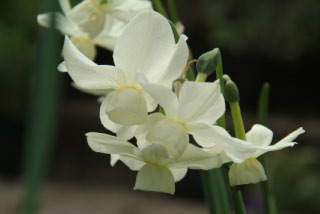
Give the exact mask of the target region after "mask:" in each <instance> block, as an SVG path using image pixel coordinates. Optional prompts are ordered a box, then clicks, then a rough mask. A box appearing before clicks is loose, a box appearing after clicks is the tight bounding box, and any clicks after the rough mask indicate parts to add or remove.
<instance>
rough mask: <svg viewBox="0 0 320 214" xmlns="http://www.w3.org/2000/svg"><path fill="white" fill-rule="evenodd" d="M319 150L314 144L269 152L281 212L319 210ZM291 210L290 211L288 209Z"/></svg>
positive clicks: (274, 189)
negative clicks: (276, 152) (312, 145)
mask: <svg viewBox="0 0 320 214" xmlns="http://www.w3.org/2000/svg"><path fill="white" fill-rule="evenodd" d="M318 153H319V151H318V150H317V149H315V148H313V147H311V146H309V147H306V146H303V145H302V143H301V146H297V147H296V148H295V149H294V150H290V151H287V152H282V153H278V154H274V155H270V156H269V159H268V161H270V164H269V165H270V169H271V172H270V173H271V177H270V179H271V180H270V181H271V182H272V186H273V191H274V193H275V195H276V196H277V206H278V207H279V210H280V211H281V212H280V213H292V211H293V210H296V213H316V212H317V211H319V210H320V204H319V198H320V191H319V180H320V172H319V167H320V165H319V163H320V158H319V155H318ZM289 210H290V212H289Z"/></svg>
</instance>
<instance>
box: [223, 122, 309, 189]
mask: <svg viewBox="0 0 320 214" xmlns="http://www.w3.org/2000/svg"><path fill="white" fill-rule="evenodd" d="M304 132H305V131H304V130H303V128H299V129H297V130H296V131H294V132H292V133H291V134H289V135H288V136H286V137H285V138H283V139H282V140H280V141H279V142H277V143H275V144H273V145H270V144H271V141H272V137H273V133H272V131H271V130H270V129H268V128H267V127H265V126H262V125H258V124H256V125H254V126H253V127H252V128H251V130H250V131H249V132H248V133H247V134H246V138H247V142H248V143H250V144H252V145H254V146H256V147H257V148H258V149H257V150H256V152H255V153H254V154H253V156H252V157H250V158H248V159H247V160H245V161H244V162H243V163H233V164H232V165H231V167H230V170H229V181H230V185H231V186H236V185H243V184H250V183H258V182H260V181H265V180H267V176H266V174H265V171H264V168H263V166H262V164H261V163H260V162H259V161H258V160H257V158H258V157H259V156H260V155H263V154H264V153H266V152H268V151H276V150H280V149H283V148H286V147H292V146H294V144H296V143H295V142H292V141H293V140H295V139H296V138H297V137H298V136H299V135H300V134H302V133H304Z"/></svg>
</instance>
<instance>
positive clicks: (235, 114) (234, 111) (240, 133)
mask: <svg viewBox="0 0 320 214" xmlns="http://www.w3.org/2000/svg"><path fill="white" fill-rule="evenodd" d="M224 92H225V94H224V95H225V99H226V100H227V101H228V103H229V105H230V109H231V115H232V121H233V126H234V131H235V135H236V138H239V139H241V140H246V133H245V129H244V124H243V119H242V114H241V109H240V105H239V100H240V96H239V90H238V87H237V85H236V84H235V83H234V82H233V81H232V80H231V79H228V78H227V80H226V83H225V91H224ZM232 201H233V205H234V209H235V213H236V214H245V213H247V211H246V207H245V204H244V202H243V198H242V194H241V191H240V190H236V192H235V193H233V194H232Z"/></svg>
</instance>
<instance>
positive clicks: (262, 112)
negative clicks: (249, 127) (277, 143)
mask: <svg viewBox="0 0 320 214" xmlns="http://www.w3.org/2000/svg"><path fill="white" fill-rule="evenodd" d="M269 97H270V85H269V83H268V82H266V83H264V84H263V86H262V89H261V92H260V98H259V105H258V120H259V123H260V124H262V125H267V119H268V113H269Z"/></svg>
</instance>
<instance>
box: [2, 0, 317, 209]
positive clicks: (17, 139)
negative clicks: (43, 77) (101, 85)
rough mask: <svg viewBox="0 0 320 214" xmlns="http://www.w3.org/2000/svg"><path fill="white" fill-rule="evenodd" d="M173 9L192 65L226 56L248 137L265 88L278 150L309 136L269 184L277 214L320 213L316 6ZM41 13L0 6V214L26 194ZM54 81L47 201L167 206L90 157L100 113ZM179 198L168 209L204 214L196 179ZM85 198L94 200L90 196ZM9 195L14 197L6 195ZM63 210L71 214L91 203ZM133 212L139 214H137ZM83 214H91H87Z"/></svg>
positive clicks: (33, 6)
mask: <svg viewBox="0 0 320 214" xmlns="http://www.w3.org/2000/svg"><path fill="white" fill-rule="evenodd" d="M76 2H77V1H73V3H76ZM176 3H177V9H178V13H179V16H180V20H181V21H182V23H183V24H184V26H185V34H186V35H187V36H188V37H189V40H188V43H189V45H190V48H191V50H192V52H193V56H194V58H197V57H198V56H199V55H201V54H202V53H204V52H206V51H209V50H211V49H212V48H215V47H219V48H220V50H221V51H222V57H223V65H224V72H225V73H227V74H229V75H230V76H231V78H232V79H233V80H234V81H235V82H236V83H237V85H238V87H239V90H240V95H241V103H240V104H241V107H242V110H243V112H244V121H245V125H246V128H247V129H249V128H250V127H251V126H252V125H253V124H254V123H256V122H257V116H256V115H257V102H258V96H259V91H260V88H261V86H262V84H263V83H264V82H265V81H268V82H270V84H271V100H270V118H269V127H270V128H271V129H272V130H273V131H274V134H275V140H278V139H280V138H281V137H283V136H285V135H286V134H288V133H289V132H291V131H293V130H294V129H296V128H298V127H299V126H303V127H304V128H305V130H306V133H305V134H304V135H303V136H301V137H299V138H298V140H297V141H298V142H299V145H297V146H296V147H295V148H294V149H287V150H283V151H280V152H275V153H270V154H268V160H269V171H270V182H271V185H272V190H273V191H274V194H275V195H276V197H277V205H278V208H279V213H319V212H320V203H319V198H320V184H319V180H320V171H319V169H320V160H319V159H320V157H319V155H318V154H319V152H320V147H319V140H320V132H319V127H320V115H319V107H320V103H319V101H318V99H319V89H318V87H317V86H318V85H319V81H318V79H317V77H316V75H317V72H319V71H320V65H319V64H320V62H319V59H318V57H319V56H320V54H319V50H320V39H319V38H320V1H316V0H306V1H301V0H290V1H289V0H283V1H276V0H261V1H254V0H244V1H236V0H202V1H191V0H184V1H182V0H177V1H176ZM43 12H47V8H45V6H43V4H41V1H40V0H29V1H23V0H17V1H9V0H2V1H1V3H0V71H1V78H0V94H1V105H0V116H1V122H0V130H1V136H2V140H1V143H0V145H1V147H0V197H2V198H1V200H0V201H1V202H0V212H1V211H2V210H5V211H2V212H4V213H6V212H8V213H11V212H12V213H15V211H16V209H18V208H17V207H18V206H19V199H20V195H21V193H20V192H21V190H22V189H23V188H22V187H21V173H22V171H23V169H22V168H23V167H22V166H23V164H24V163H23V158H22V156H23V153H24V151H23V149H24V148H25V145H23V142H24V139H23V138H24V136H25V135H26V133H25V130H26V124H27V120H28V117H30V115H28V114H29V112H30V108H31V107H30V99H31V98H32V97H33V88H34V87H35V85H37V84H38V82H37V81H39V79H37V72H36V68H37V63H38V64H39V63H40V62H39V60H38V59H37V51H39V49H41V43H39V42H38V41H39V40H40V39H41V38H40V36H41V35H42V34H43V33H44V32H46V31H48V29H44V28H41V27H40V26H38V25H37V23H36V15H37V14H39V13H43ZM56 34H57V35H59V33H56ZM62 43H63V36H62V35H59V48H60V47H62ZM39 44H40V45H39ZM60 49H61V48H60ZM60 60H62V58H61V59H60ZM96 61H97V62H98V63H101V64H111V63H112V53H110V52H108V51H106V50H102V49H99V55H98V58H97V60H96ZM57 72H58V71H57ZM212 80H213V79H212ZM58 81H59V82H60V83H61V85H62V95H61V97H60V99H59V102H58V107H59V108H58V110H59V111H58V113H57V115H56V116H55V118H56V119H57V121H58V126H57V131H56V132H55V138H54V146H53V148H52V149H51V154H52V159H51V161H50V163H49V165H48V166H47V172H48V175H47V181H48V182H47V183H48V184H47V185H49V192H46V194H51V196H48V197H49V198H50V197H52V198H54V196H52V194H53V195H54V194H57V195H58V196H59V197H60V195H63V194H64V193H63V192H62V191H61V192H60V193H59V192H57V193H53V192H52V191H50V188H52V189H55V188H54V187H52V185H58V187H57V189H58V190H59V188H60V190H61V189H62V190H65V189H68V188H69V189H70V191H75V192H76V193H78V194H83V192H82V189H83V188H84V186H85V187H86V188H85V191H86V192H87V193H88V194H93V196H92V197H96V198H97V200H98V198H99V199H100V200H101V201H104V198H103V194H102V193H101V192H104V190H105V192H108V191H110V189H113V191H119V189H121V191H123V192H125V193H124V194H127V195H129V196H130V197H128V201H130V200H132V198H133V197H135V195H140V196H142V197H146V196H148V197H149V196H150V195H151V196H152V197H156V198H157V197H161V199H164V198H166V199H167V198H168V197H169V196H163V195H160V196H158V195H157V194H149V193H141V192H138V193H137V192H133V191H132V187H133V184H134V179H135V173H134V172H132V171H129V170H128V169H126V167H124V166H123V165H122V164H118V165H117V166H116V167H114V168H111V167H110V166H109V164H108V161H109V158H108V157H107V156H106V155H100V154H96V153H94V152H92V151H91V150H90V149H89V147H88V146H87V144H86V139H85V137H84V134H85V133H86V132H88V131H98V132H105V130H104V129H103V127H102V125H101V124H100V121H99V115H98V111H99V104H98V103H97V102H96V98H95V97H92V96H89V95H86V94H83V93H81V92H78V91H77V90H75V89H74V88H73V87H71V86H70V83H71V81H70V78H69V77H68V76H67V75H65V74H62V73H61V74H60V73H59V74H58ZM47 99H48V100H50V97H47ZM53 129H54V127H53ZM229 130H231V126H230V121H229ZM44 143H45V142H44ZM61 184H63V185H64V186H63V185H62V187H61ZM50 185H51V186H50ZM59 185H60V186H59ZM115 187H117V188H115ZM118 187H119V188H118ZM176 188H177V191H176V196H175V197H174V198H172V197H169V199H170V201H171V203H172V202H174V201H175V200H178V199H177V198H179V199H181V198H182V199H183V200H192V201H194V202H196V203H200V205H199V206H200V207H197V206H198V205H197V206H196V208H197V209H198V213H201V212H200V210H201V209H202V208H203V207H202V206H204V205H203V195H202V191H201V184H200V178H199V175H198V172H192V173H190V172H189V173H188V176H187V177H186V178H185V179H184V180H182V181H181V182H179V183H177V185H176ZM90 190H97V191H98V190H99V191H100V192H99V191H98V192H97V193H96V194H94V193H95V192H94V191H93V192H90ZM15 191H17V192H18V193H17V196H16V195H14V196H12V195H10V194H14V193H15ZM66 192H67V191H66ZM76 193H75V195H78V194H76ZM66 194H67V193H66ZM59 197H56V198H59ZM70 197H72V196H70ZM119 197H122V196H119ZM148 197H147V198H148ZM245 197H246V202H247V204H248V206H249V207H250V210H251V211H252V213H259V209H260V207H261V200H260V198H259V191H258V188H257V187H256V186H255V185H250V186H248V187H245ZM52 198H50V199H52ZM66 200H71V201H72V203H74V206H75V207H77V204H81V203H82V202H83V200H84V201H85V200H88V198H87V197H84V198H78V199H77V198H76V199H73V200H72V199H66ZM8 201H10V203H9V202H8ZM43 201H44V202H43V204H44V205H46V206H49V205H50V204H49V205H48V204H47V203H46V197H43ZM128 201H126V202H125V204H127V207H125V208H124V209H123V210H124V211H123V212H122V213H128V210H131V213H133V211H132V209H133V208H132V207H134V206H133V205H132V204H129V205H128V203H130V202H128ZM92 203H93V202H92ZM115 203H116V202H115ZM122 203H123V202H122ZM132 203H133V202H132ZM141 203H142V204H143V202H141ZM8 204H9V205H8ZM51 205H52V204H51ZM56 206H58V205H56ZM88 206H89V205H88ZM123 206H124V205H123ZM180 206H181V207H183V206H184V205H182V204H181V205H180ZM185 206H187V205H185ZM49 207H50V206H49ZM102 209H103V208H102ZM135 209H136V211H135V212H136V213H142V211H141V210H140V211H139V209H138V208H135ZM172 209H174V208H172ZM190 209H191V208H190ZM126 210H127V211H126ZM82 211H83V213H89V212H86V211H85V209H83V210H82ZM91 211H92V210H91ZM100 211H101V210H100ZM2 212H1V213H2ZM47 213H50V212H47ZM53 213H54V212H53ZM56 213H58V212H56ZM60 213H63V212H60ZM65 213H80V212H65ZM91 213H112V212H108V211H106V212H99V211H97V212H91ZM119 213H120V212H119ZM151 213H152V212H151ZM173 213H179V212H178V211H176V212H173ZM184 213H186V212H184Z"/></svg>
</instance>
